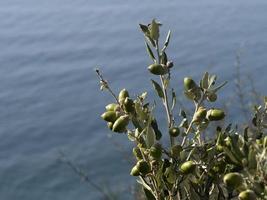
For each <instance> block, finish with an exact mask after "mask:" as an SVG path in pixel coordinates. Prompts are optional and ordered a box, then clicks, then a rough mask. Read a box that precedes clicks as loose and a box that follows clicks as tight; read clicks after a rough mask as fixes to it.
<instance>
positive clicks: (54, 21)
mask: <svg viewBox="0 0 267 200" xmlns="http://www.w3.org/2000/svg"><path fill="white" fill-rule="evenodd" d="M266 10H267V2H266V0H254V1H249V0H236V1H231V0H224V1H219V0H199V1H187V0H170V1H164V0H158V1H153V0H147V1H137V0H131V1H125V0H114V1H110V0H75V1H71V0H46V1H36V0H23V1H21V0H8V1H7V0H0V19H1V20H0V51H1V53H0V80H1V81H0V180H1V181H0V198H1V199H5V200H35V199H39V200H73V199H79V200H87V199H93V200H94V199H101V198H102V194H101V193H99V192H98V191H97V190H95V188H93V187H91V186H90V185H89V186H88V185H86V184H84V183H83V182H82V181H81V179H80V177H79V176H77V174H75V173H74V172H73V170H72V169H71V168H70V167H69V166H67V165H66V164H64V163H62V162H61V161H59V158H60V154H59V152H60V151H62V152H64V153H65V155H66V156H67V157H68V158H69V159H71V160H72V161H73V162H74V163H75V164H76V165H78V166H79V167H80V168H82V169H83V170H84V171H85V172H86V173H87V174H88V176H89V177H90V179H91V180H92V181H93V182H94V183H96V184H99V185H101V186H103V187H106V188H108V190H110V191H113V192H115V193H116V194H118V196H119V197H120V198H119V199H132V195H131V187H132V185H133V184H134V183H135V179H134V178H132V177H129V171H130V169H131V163H130V162H129V160H128V158H130V156H131V155H130V152H131V147H130V145H129V144H128V142H127V138H126V137H123V136H116V137H112V136H111V135H110V132H109V130H108V129H107V128H106V124H105V123H104V122H103V121H102V120H101V119H100V115H101V114H102V113H103V112H104V106H105V105H106V104H108V103H110V102H112V101H113V99H112V98H111V97H110V96H109V94H107V93H103V92H100V90H99V84H98V79H97V76H96V74H95V72H94V68H95V67H96V66H98V67H100V69H101V70H102V72H103V74H104V76H105V77H106V78H107V79H108V80H109V81H110V84H111V87H112V88H114V90H115V91H116V92H118V91H119V90H120V89H122V88H124V87H125V88H127V89H128V90H129V92H130V93H131V94H132V95H137V94H140V93H141V92H142V91H144V90H147V88H148V94H149V98H153V97H155V96H154V93H153V91H152V89H151V88H152V87H151V85H150V81H149V79H150V78H152V75H150V74H149V73H148V71H147V69H146V68H147V66H148V65H149V64H150V60H149V58H148V56H147V54H146V50H145V47H144V39H143V35H142V33H141V32H140V30H139V27H138V24H139V23H148V22H150V21H151V19H152V18H156V19H158V20H159V21H160V22H162V23H163V24H164V25H163V26H162V36H163V38H162V39H163V40H164V39H165V36H166V34H167V31H168V30H169V29H171V30H172V33H173V34H172V38H171V43H170V46H169V48H168V51H167V52H168V55H169V57H170V58H171V59H172V60H173V61H174V64H175V69H174V70H173V71H174V72H173V78H174V81H173V83H172V86H173V87H175V88H176V92H177V93H178V94H182V80H183V77H184V76H188V75H190V76H192V77H194V78H196V79H197V80H199V79H200V77H201V75H202V73H203V72H204V71H206V70H209V72H211V73H215V74H217V75H219V82H220V81H224V80H228V81H229V83H228V85H227V86H226V87H225V88H224V89H223V90H222V91H221V93H220V96H219V100H220V101H226V102H230V103H231V104H234V105H237V106H235V108H233V109H231V110H229V111H228V117H229V118H230V119H231V120H233V121H234V122H242V121H243V120H244V116H243V115H242V112H241V111H240V109H239V107H238V105H239V104H240V102H239V101H238V98H235V95H234V93H235V90H236V87H235V77H236V73H237V68H236V55H237V54H239V53H240V52H241V53H240V59H241V64H240V74H241V78H242V80H243V81H244V82H243V86H244V88H243V89H244V92H245V94H247V95H248V96H249V91H250V87H251V81H250V80H252V82H253V85H254V86H253V87H255V88H256V89H257V91H259V92H260V93H261V94H265V95H266V93H267V89H266V78H267V58H266V52H267V37H266V34H267V23H266V20H267V12H266ZM181 98H183V97H182V95H181ZM247 103H248V104H249V103H250V102H249V100H248V102H247ZM162 111H163V110H162V108H160V107H159V108H158V109H157V111H156V113H158V114H159V116H158V119H159V121H162V123H163V125H164V123H165V119H164V116H163V115H160V113H162ZM177 114H178V108H177Z"/></svg>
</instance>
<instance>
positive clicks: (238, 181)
mask: <svg viewBox="0 0 267 200" xmlns="http://www.w3.org/2000/svg"><path fill="white" fill-rule="evenodd" d="M223 182H224V183H225V185H226V186H227V187H228V189H230V190H237V191H239V195H238V198H239V199H240V200H256V199H257V195H256V194H255V192H254V191H253V190H251V189H246V186H245V184H244V179H243V177H242V175H241V174H240V173H238V172H231V173H228V174H226V175H225V176H224V177H223Z"/></svg>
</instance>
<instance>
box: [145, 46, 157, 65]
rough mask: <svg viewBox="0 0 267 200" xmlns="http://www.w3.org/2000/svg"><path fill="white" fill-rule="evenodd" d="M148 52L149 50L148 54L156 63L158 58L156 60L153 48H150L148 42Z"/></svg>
mask: <svg viewBox="0 0 267 200" xmlns="http://www.w3.org/2000/svg"><path fill="white" fill-rule="evenodd" d="M146 50H147V53H148V55H149V57H150V58H151V59H152V60H153V61H154V62H156V58H155V56H154V54H153V51H152V50H151V48H150V46H149V44H148V43H147V42H146Z"/></svg>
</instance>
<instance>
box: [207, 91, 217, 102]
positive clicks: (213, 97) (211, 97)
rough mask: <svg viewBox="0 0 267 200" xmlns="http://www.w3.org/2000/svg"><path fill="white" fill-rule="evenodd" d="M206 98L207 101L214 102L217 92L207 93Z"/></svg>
mask: <svg viewBox="0 0 267 200" xmlns="http://www.w3.org/2000/svg"><path fill="white" fill-rule="evenodd" d="M207 100H208V101H209V102H215V101H216V100H217V94H215V93H209V94H208V95H207Z"/></svg>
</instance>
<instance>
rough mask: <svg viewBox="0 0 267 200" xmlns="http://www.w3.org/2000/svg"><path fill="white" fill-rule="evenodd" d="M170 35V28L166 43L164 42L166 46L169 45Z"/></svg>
mask: <svg viewBox="0 0 267 200" xmlns="http://www.w3.org/2000/svg"><path fill="white" fill-rule="evenodd" d="M170 37H171V31H170V30H169V31H168V34H167V37H166V40H165V43H164V47H165V48H167V47H168V45H169V42H170Z"/></svg>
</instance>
